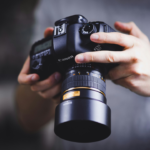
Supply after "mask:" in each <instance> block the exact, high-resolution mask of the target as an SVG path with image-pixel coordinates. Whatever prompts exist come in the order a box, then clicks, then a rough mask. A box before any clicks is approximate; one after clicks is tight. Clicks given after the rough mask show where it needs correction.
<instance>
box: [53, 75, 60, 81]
mask: <svg viewBox="0 0 150 150" xmlns="http://www.w3.org/2000/svg"><path fill="white" fill-rule="evenodd" d="M54 76H55V80H56V81H60V79H61V75H60V73H55V75H54Z"/></svg>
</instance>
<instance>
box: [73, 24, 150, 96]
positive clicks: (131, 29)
mask: <svg viewBox="0 0 150 150" xmlns="http://www.w3.org/2000/svg"><path fill="white" fill-rule="evenodd" d="M115 27H116V28H117V29H118V30H119V31H122V32H124V33H128V34H129V35H127V34H123V33H118V32H112V33H104V32H99V33H94V34H92V35H91V37H90V39H91V41H93V42H95V43H111V44H118V45H121V46H123V47H124V50H123V51H119V52H118V51H97V52H87V53H82V54H78V55H77V56H76V57H75V61H76V62H77V63H89V62H99V63H119V66H117V67H115V68H113V69H112V70H111V71H110V72H109V73H108V78H109V79H111V80H112V81H113V82H114V83H116V84H119V85H121V86H124V87H126V88H128V89H130V90H131V91H133V92H135V93H137V94H139V95H143V96H150V43H149V39H148V38H147V36H146V35H145V34H143V33H142V32H141V31H140V30H139V28H138V27H137V26H136V25H135V24H134V23H133V22H130V23H121V22H116V23H115Z"/></svg>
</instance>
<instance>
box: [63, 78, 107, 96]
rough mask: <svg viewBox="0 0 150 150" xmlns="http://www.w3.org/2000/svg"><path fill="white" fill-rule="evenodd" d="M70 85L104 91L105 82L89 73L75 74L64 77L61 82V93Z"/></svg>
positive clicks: (70, 86)
mask: <svg viewBox="0 0 150 150" xmlns="http://www.w3.org/2000/svg"><path fill="white" fill-rule="evenodd" d="M72 87H92V88H96V89H98V90H100V91H102V92H104V93H105V91H106V84H105V82H104V81H103V80H102V79H100V78H97V77H94V76H89V75H75V76H71V77H68V78H66V79H65V80H64V81H63V83H62V93H63V92H64V91H66V90H67V89H69V88H72Z"/></svg>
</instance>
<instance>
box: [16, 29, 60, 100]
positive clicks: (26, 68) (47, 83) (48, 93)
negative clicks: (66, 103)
mask: <svg viewBox="0 0 150 150" xmlns="http://www.w3.org/2000/svg"><path fill="white" fill-rule="evenodd" d="M52 33H53V28H47V29H46V30H45V33H44V36H45V37H47V36H48V35H51V34H52ZM39 78H40V77H39V75H37V74H30V57H29V56H28V58H27V60H26V61H25V63H24V65H23V68H22V70H21V72H20V74H19V76H18V82H19V83H20V84H25V85H30V87H31V90H32V91H34V92H37V93H38V94H39V95H40V96H42V97H43V98H44V99H53V100H55V101H59V99H60V94H59V93H60V91H61V82H60V81H61V75H60V73H58V72H55V73H54V74H52V75H51V76H50V77H48V78H47V79H45V80H43V81H38V80H39Z"/></svg>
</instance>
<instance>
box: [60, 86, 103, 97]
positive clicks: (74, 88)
mask: <svg viewBox="0 0 150 150" xmlns="http://www.w3.org/2000/svg"><path fill="white" fill-rule="evenodd" d="M78 89H83V90H84V89H86V90H87V89H88V90H94V91H96V92H100V93H101V94H103V95H104V96H105V94H104V92H102V91H100V90H98V89H96V88H91V87H73V88H70V89H68V90H66V91H64V92H63V94H62V95H64V94H65V93H66V92H68V91H71V90H78Z"/></svg>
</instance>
